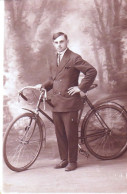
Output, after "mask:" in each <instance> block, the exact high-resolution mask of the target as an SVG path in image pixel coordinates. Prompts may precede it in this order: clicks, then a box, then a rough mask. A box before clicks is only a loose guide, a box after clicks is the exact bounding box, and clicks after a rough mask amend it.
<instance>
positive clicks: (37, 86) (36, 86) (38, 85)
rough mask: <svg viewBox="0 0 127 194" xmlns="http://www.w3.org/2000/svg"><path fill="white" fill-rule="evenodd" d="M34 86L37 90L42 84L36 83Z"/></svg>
mask: <svg viewBox="0 0 127 194" xmlns="http://www.w3.org/2000/svg"><path fill="white" fill-rule="evenodd" d="M34 87H35V88H36V89H37V90H41V88H42V84H37V85H35V86H34Z"/></svg>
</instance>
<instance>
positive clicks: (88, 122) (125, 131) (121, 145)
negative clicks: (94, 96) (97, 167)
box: [81, 104, 127, 160]
mask: <svg viewBox="0 0 127 194" xmlns="http://www.w3.org/2000/svg"><path fill="white" fill-rule="evenodd" d="M98 114H99V119H98V116H97V115H98ZM100 117H101V122H102V123H101V122H100ZM102 119H103V120H102ZM102 125H103V126H102ZM107 126H108V129H107ZM81 134H82V139H84V143H85V145H86V147H87V149H88V150H89V152H90V153H91V154H92V155H94V156H95V157H96V158H99V159H102V160H111V159H115V158H118V157H120V156H121V155H122V154H123V153H124V152H125V151H126V150H127V115H126V112H125V111H123V109H122V108H119V107H118V106H115V105H111V104H110V105H109V104H104V105H101V106H98V107H96V108H95V109H94V110H92V111H91V112H90V113H89V115H88V116H87V118H84V120H83V123H82V128H81Z"/></svg>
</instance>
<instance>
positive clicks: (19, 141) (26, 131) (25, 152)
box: [3, 112, 43, 172]
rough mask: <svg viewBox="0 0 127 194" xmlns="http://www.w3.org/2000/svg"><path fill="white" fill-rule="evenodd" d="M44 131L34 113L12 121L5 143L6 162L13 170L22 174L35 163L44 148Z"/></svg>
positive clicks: (24, 114) (25, 114) (22, 115)
mask: <svg viewBox="0 0 127 194" xmlns="http://www.w3.org/2000/svg"><path fill="white" fill-rule="evenodd" d="M42 130H43V129H42V126H41V124H40V123H39V121H38V120H37V118H36V117H35V115H34V114H32V113H28V112H27V113H23V114H21V115H20V116H18V117H17V118H16V119H15V120H14V121H12V123H11V124H10V126H9V127H8V129H7V131H6V134H5V137H4V143H3V155H4V161H5V163H6V165H7V166H8V167H9V168H10V169H11V170H13V171H17V172H21V171H24V170H26V169H28V168H29V167H30V166H31V165H32V164H33V163H34V162H35V160H36V159H37V157H38V155H39V153H40V150H41V147H42V141H43V131H42Z"/></svg>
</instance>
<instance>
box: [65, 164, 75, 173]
mask: <svg viewBox="0 0 127 194" xmlns="http://www.w3.org/2000/svg"><path fill="white" fill-rule="evenodd" d="M76 168H77V163H76V162H73V163H68V165H67V166H66V168H65V171H71V170H75V169H76Z"/></svg>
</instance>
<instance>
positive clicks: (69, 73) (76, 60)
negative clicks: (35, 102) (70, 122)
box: [43, 49, 97, 112]
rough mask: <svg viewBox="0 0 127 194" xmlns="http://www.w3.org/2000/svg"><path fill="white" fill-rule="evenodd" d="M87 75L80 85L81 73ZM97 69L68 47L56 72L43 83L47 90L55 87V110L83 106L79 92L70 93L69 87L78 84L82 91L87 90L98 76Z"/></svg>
mask: <svg viewBox="0 0 127 194" xmlns="http://www.w3.org/2000/svg"><path fill="white" fill-rule="evenodd" d="M80 72H82V73H83V74H84V75H85V76H84V78H83V79H82V81H81V83H80V84H79V85H78V78H79V74H80ZM96 74H97V71H96V69H95V68H94V67H93V66H92V65H90V64H89V63H88V62H86V61H85V60H83V59H82V58H81V56H80V55H78V54H76V53H74V52H72V51H71V50H69V49H67V51H66V52H65V54H64V56H63V58H62V60H61V62H60V64H59V66H58V67H57V65H56V74H55V76H54V77H52V78H51V79H49V80H48V81H46V82H45V83H44V84H43V87H44V88H45V89H47V90H50V89H53V96H52V99H51V102H52V104H53V106H54V108H53V111H54V112H70V111H77V110H79V109H81V107H82V100H81V97H80V94H79V93H76V94H74V95H73V96H71V95H69V94H68V93H67V92H68V88H70V87H72V86H78V87H79V88H80V90H81V91H83V92H87V90H88V89H89V87H90V86H91V84H92V83H93V81H94V79H95V77H96Z"/></svg>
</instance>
